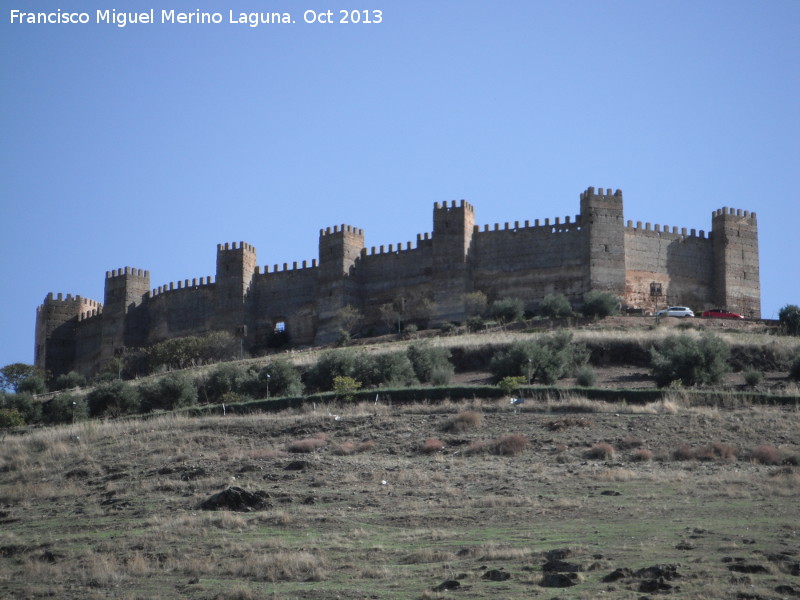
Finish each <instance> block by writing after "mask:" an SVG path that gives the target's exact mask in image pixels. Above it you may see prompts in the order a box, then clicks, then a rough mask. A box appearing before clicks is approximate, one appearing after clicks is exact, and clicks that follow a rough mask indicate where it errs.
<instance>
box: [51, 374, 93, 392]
mask: <svg viewBox="0 0 800 600" xmlns="http://www.w3.org/2000/svg"><path fill="white" fill-rule="evenodd" d="M87 383H88V382H87V381H86V377H84V376H83V375H81V374H80V373H77V372H75V371H70V372H69V373H64V374H63V375H59V376H58V378H57V379H56V382H55V386H54V387H55V389H57V390H69V389H72V388H76V387H85V386H86V384H87Z"/></svg>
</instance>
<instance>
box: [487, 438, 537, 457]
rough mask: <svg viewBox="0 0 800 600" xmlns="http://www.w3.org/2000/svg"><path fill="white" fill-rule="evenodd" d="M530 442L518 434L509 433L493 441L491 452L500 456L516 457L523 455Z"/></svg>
mask: <svg viewBox="0 0 800 600" xmlns="http://www.w3.org/2000/svg"><path fill="white" fill-rule="evenodd" d="M529 444H530V442H529V441H528V438H527V437H525V436H524V435H522V434H519V433H510V434H508V435H504V436H502V437H501V438H499V439H497V440H495V442H494V444H493V445H492V452H494V453H495V454H499V455H501V456H516V455H517V454H521V453H523V452H524V451H525V450H526V449H527V448H528V445H529Z"/></svg>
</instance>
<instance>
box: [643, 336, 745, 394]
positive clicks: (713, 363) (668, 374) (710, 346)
mask: <svg viewBox="0 0 800 600" xmlns="http://www.w3.org/2000/svg"><path fill="white" fill-rule="evenodd" d="M650 356H651V361H650V367H651V369H652V372H653V376H654V377H655V378H656V383H657V384H658V386H659V387H664V386H666V385H669V384H671V383H672V382H674V381H679V382H681V384H683V385H687V386H688V385H697V384H716V383H719V382H720V381H722V377H723V376H724V375H725V373H727V372H728V371H729V370H730V366H729V365H728V357H729V356H730V349H729V348H728V345H727V344H726V343H725V342H724V341H722V340H721V339H720V338H718V337H716V336H713V335H710V334H706V335H703V336H702V337H701V338H700V339H699V340H696V339H693V338H691V337H689V336H686V335H671V336H669V337H667V338H665V339H664V341H663V342H661V343H660V344H658V345H657V346H655V347H653V348H652V349H651V350H650Z"/></svg>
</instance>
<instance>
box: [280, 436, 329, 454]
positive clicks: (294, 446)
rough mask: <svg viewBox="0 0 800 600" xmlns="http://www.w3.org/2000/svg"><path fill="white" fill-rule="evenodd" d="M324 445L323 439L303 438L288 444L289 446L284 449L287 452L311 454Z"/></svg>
mask: <svg viewBox="0 0 800 600" xmlns="http://www.w3.org/2000/svg"><path fill="white" fill-rule="evenodd" d="M325 444H326V442H325V440H324V439H320V438H317V437H313V438H305V439H302V440H295V441H293V442H289V445H288V446H287V447H286V449H287V450H288V451H289V452H313V451H314V450H317V449H318V448H322V447H323V446H324V445H325Z"/></svg>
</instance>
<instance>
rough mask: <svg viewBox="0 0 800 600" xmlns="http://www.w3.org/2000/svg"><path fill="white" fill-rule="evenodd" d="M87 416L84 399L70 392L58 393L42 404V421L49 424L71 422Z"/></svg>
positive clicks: (81, 419)
mask: <svg viewBox="0 0 800 600" xmlns="http://www.w3.org/2000/svg"><path fill="white" fill-rule="evenodd" d="M88 418H89V406H88V405H87V404H86V399H85V398H81V397H80V396H73V395H72V394H59V395H58V396H56V397H55V398H53V399H52V400H50V401H48V402H45V403H44V404H43V405H42V421H44V422H45V423H49V424H53V425H55V424H59V423H73V422H77V421H84V420H86V419H88Z"/></svg>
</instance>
